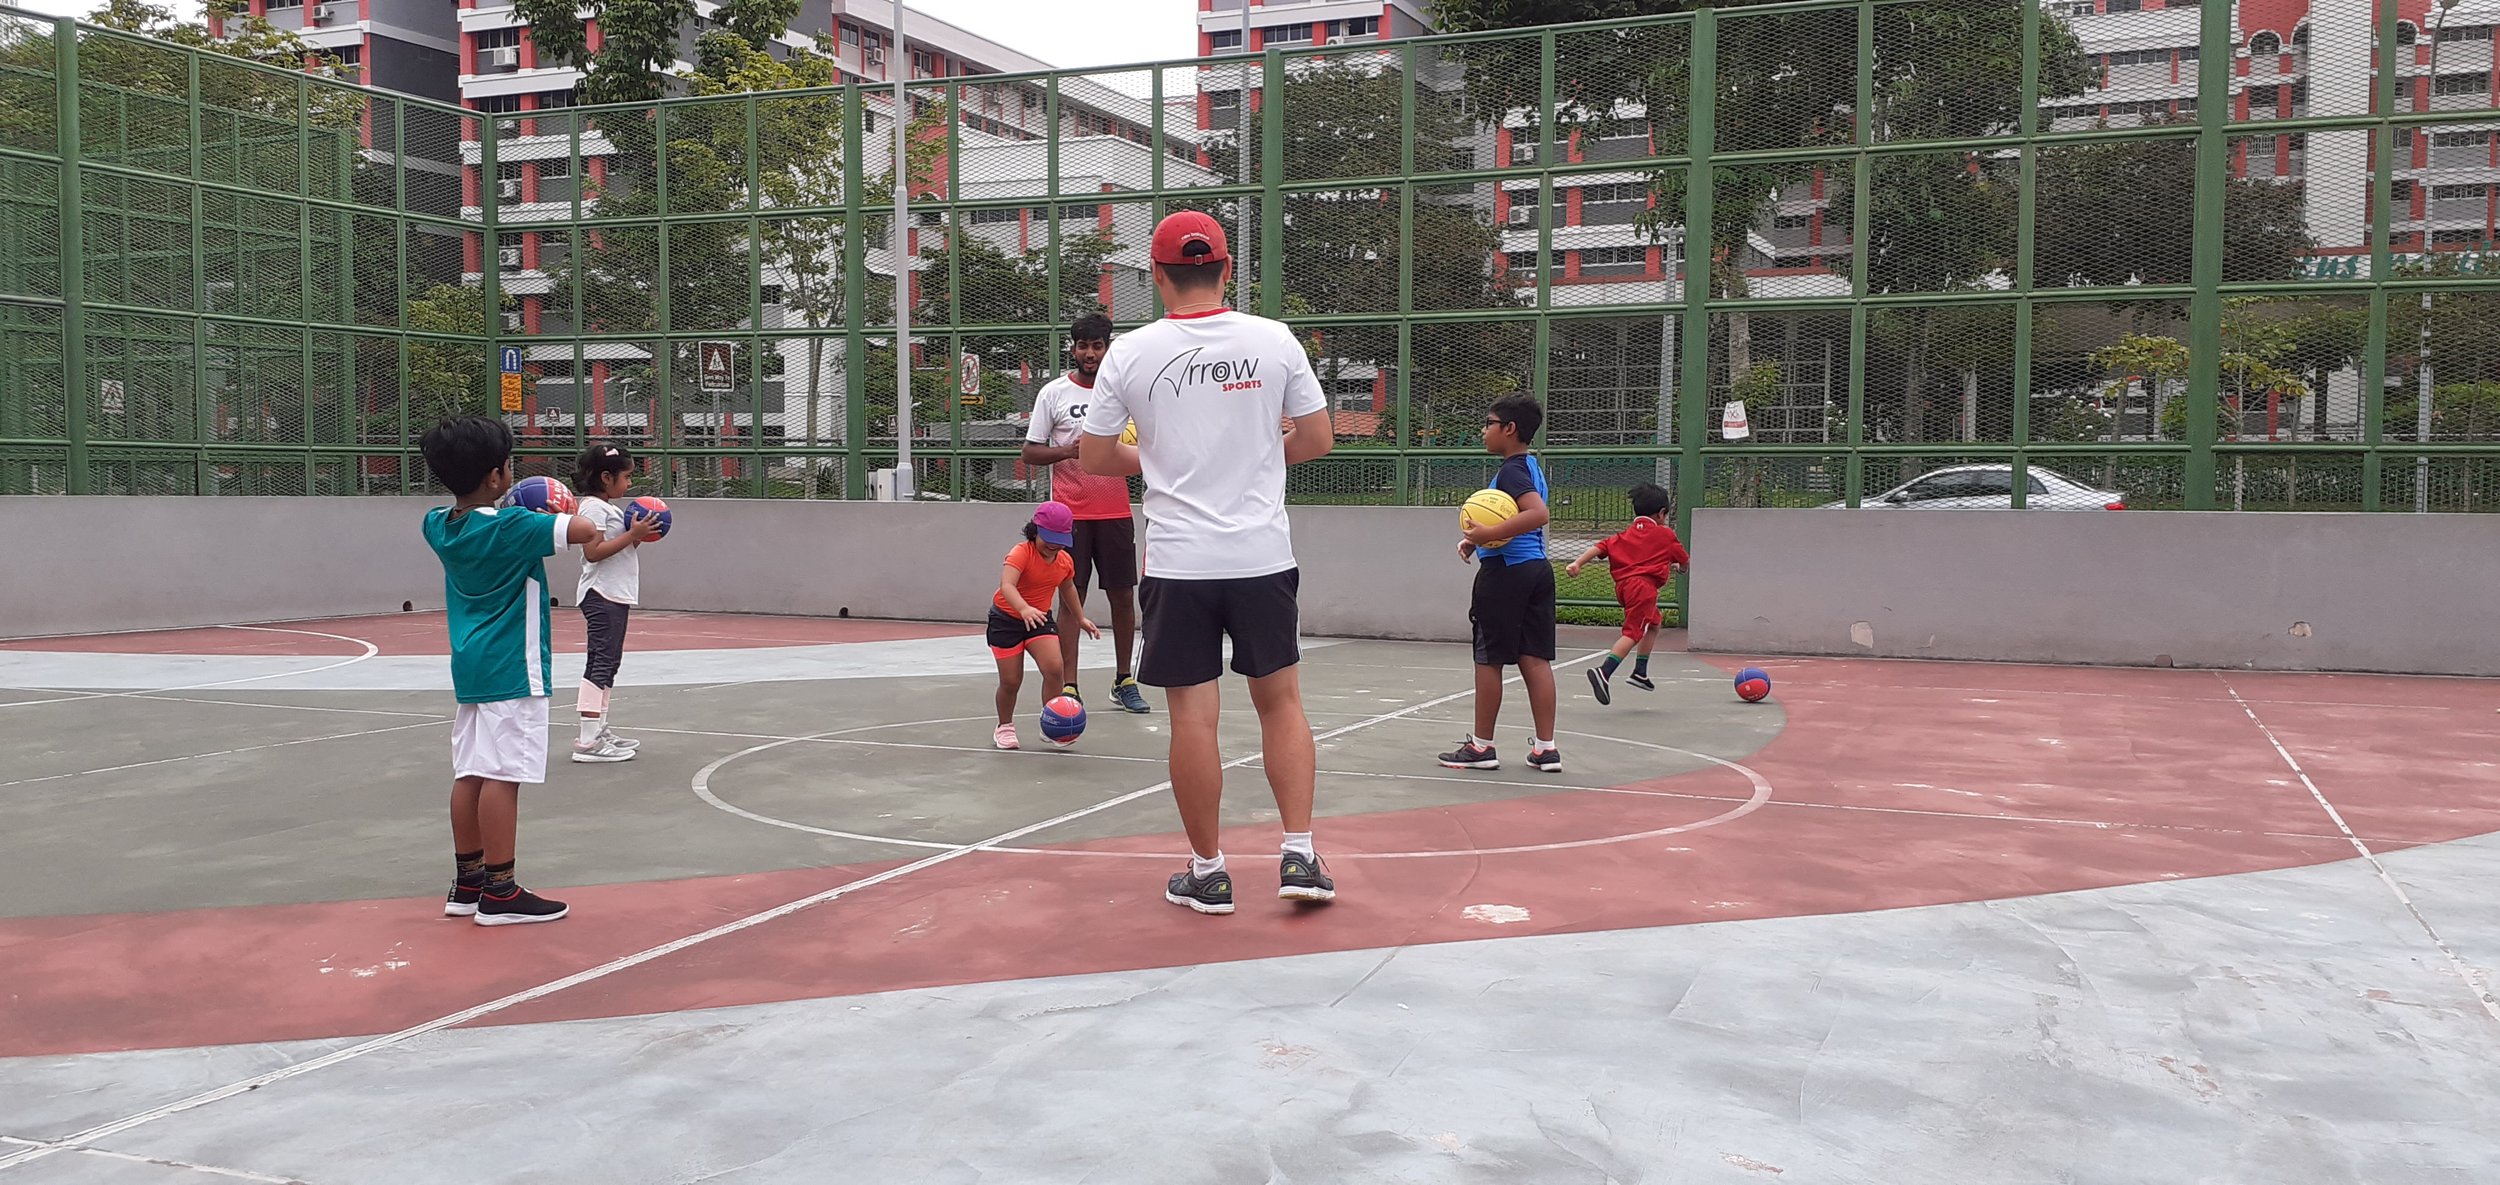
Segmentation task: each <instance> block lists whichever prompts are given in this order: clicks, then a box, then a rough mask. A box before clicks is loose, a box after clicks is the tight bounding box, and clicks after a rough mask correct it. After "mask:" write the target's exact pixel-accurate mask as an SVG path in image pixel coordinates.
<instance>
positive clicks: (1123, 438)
mask: <svg viewBox="0 0 2500 1185" xmlns="http://www.w3.org/2000/svg"><path fill="white" fill-rule="evenodd" d="M1120 443H1122V444H1135V443H1137V421H1135V420H1130V421H1129V422H1128V427H1126V428H1122V429H1120Z"/></svg>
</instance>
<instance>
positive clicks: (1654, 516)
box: [1570, 481, 1692, 704]
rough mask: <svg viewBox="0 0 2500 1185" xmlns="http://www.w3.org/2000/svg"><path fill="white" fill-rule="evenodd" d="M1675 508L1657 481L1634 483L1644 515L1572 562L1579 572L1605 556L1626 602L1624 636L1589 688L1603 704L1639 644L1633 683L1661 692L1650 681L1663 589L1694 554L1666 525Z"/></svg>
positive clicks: (1638, 511)
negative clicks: (1627, 657) (1625, 658)
mask: <svg viewBox="0 0 2500 1185" xmlns="http://www.w3.org/2000/svg"><path fill="white" fill-rule="evenodd" d="M1674 510H1675V503H1674V500H1673V499H1672V498H1670V497H1669V496H1668V494H1667V492H1666V491H1665V490H1663V489H1660V488H1659V487H1658V486H1657V485H1655V484H1653V483H1650V482H1646V481H1645V482H1642V483H1641V484H1639V485H1636V486H1633V487H1632V513H1633V514H1635V515H1637V516H1639V517H1637V518H1634V519H1633V520H1632V525H1631V526H1628V527H1625V528H1624V529H1623V530H1621V531H1618V532H1616V533H1615V534H1614V535H1612V536H1610V537H1608V538H1607V539H1606V540H1604V541H1603V542H1600V543H1598V544H1596V545H1595V546H1593V547H1591V548H1589V549H1588V550H1587V551H1584V552H1581V553H1580V558H1578V559H1576V560H1573V561H1571V568H1570V572H1571V574H1572V575H1574V576H1577V575H1579V574H1580V566H1581V565H1583V564H1586V563H1588V562H1589V561H1590V560H1593V559H1596V558H1597V557H1599V556H1604V557H1606V567H1607V570H1608V571H1609V572H1611V573H1612V574H1613V576H1614V578H1615V601H1616V603H1618V604H1620V605H1622V606H1623V636H1622V637H1620V638H1617V639H1615V644H1614V649H1613V650H1612V651H1610V652H1609V653H1608V654H1607V655H1606V665H1605V666H1604V667H1603V668H1601V669H1595V670H1591V671H1590V672H1589V690H1590V691H1592V692H1594V693H1596V695H1597V702H1599V703H1601V704H1611V703H1613V702H1615V700H1614V690H1613V687H1612V683H1613V680H1614V677H1615V668H1617V667H1620V666H1622V665H1623V656H1624V655H1626V654H1629V653H1631V651H1632V649H1633V648H1634V647H1635V646H1638V647H1639V648H1640V652H1641V656H1640V659H1639V660H1638V661H1636V662H1634V663H1633V664H1632V686H1634V687H1638V688H1640V689H1641V690H1643V691H1656V690H1658V685H1657V684H1655V683H1652V682H1650V681H1649V652H1650V651H1652V650H1654V649H1656V648H1657V646H1658V628H1659V626H1660V625H1662V624H1663V623H1662V622H1661V621H1660V620H1659V617H1658V589H1659V588H1660V586H1662V585H1664V584H1666V582H1667V578H1668V577H1670V576H1672V575H1674V574H1675V573H1676V572H1677V571H1678V570H1679V569H1681V568H1683V567H1684V566H1685V565H1686V564H1688V563H1689V562H1690V561H1691V558H1692V557H1690V556H1688V555H1686V554H1685V552H1684V543H1683V541H1682V540H1680V539H1677V538H1676V537H1675V528H1674V527H1671V526H1668V525H1667V520H1668V519H1669V518H1672V517H1674Z"/></svg>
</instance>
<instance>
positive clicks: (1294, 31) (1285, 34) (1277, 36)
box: [1259, 21, 1311, 45]
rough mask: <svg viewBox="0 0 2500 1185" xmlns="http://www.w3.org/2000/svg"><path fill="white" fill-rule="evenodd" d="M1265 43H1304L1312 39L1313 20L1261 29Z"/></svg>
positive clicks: (1261, 40) (1262, 39) (1261, 39)
mask: <svg viewBox="0 0 2500 1185" xmlns="http://www.w3.org/2000/svg"><path fill="white" fill-rule="evenodd" d="M1259 32H1260V34H1261V37H1260V43H1261V44H1263V45H1303V44H1307V43H1309V41H1310V40H1311V22H1309V21H1302V22H1300V23H1298V24H1291V25H1269V26H1268V27H1266V28H1264V29H1261V30H1259Z"/></svg>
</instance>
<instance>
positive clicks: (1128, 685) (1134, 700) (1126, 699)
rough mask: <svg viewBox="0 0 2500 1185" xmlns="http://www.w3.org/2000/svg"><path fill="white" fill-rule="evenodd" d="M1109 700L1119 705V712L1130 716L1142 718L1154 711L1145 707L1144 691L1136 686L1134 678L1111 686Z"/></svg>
mask: <svg viewBox="0 0 2500 1185" xmlns="http://www.w3.org/2000/svg"><path fill="white" fill-rule="evenodd" d="M1111 700H1112V702H1113V703H1116V704H1118V705H1120V710H1121V711H1123V712H1127V713H1130V714H1131V715H1136V716H1143V715H1145V714H1147V713H1148V712H1152V711H1154V709H1153V708H1151V707H1148V706H1147V704H1146V693H1145V691H1144V689H1142V688H1140V687H1138V686H1137V680H1136V679H1135V678H1128V679H1122V680H1120V681H1119V682H1117V683H1114V684H1112V685H1111Z"/></svg>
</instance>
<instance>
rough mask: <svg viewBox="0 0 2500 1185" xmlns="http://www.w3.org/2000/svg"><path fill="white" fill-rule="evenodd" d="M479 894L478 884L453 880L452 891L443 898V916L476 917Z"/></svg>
mask: <svg viewBox="0 0 2500 1185" xmlns="http://www.w3.org/2000/svg"><path fill="white" fill-rule="evenodd" d="M477 894H478V886H476V885H464V884H461V883H460V882H458V881H453V882H452V883H451V892H450V893H449V894H447V895H445V896H444V898H443V916H444V917H447V918H468V917H476V916H477Z"/></svg>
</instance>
